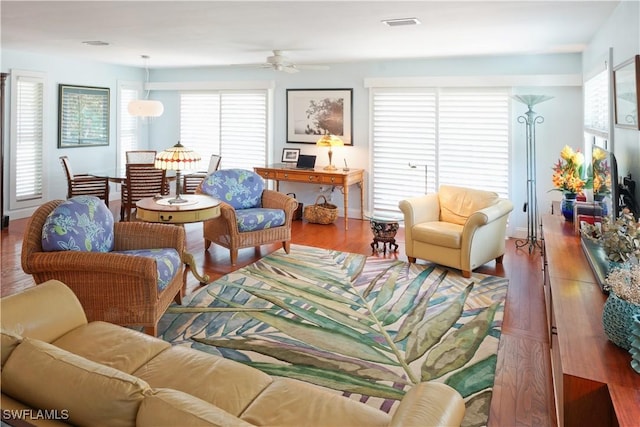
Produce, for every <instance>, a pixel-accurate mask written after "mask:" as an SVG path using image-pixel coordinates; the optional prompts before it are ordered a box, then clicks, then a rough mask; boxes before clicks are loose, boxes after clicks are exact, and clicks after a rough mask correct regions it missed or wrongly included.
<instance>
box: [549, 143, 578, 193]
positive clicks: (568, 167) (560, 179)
mask: <svg viewBox="0 0 640 427" xmlns="http://www.w3.org/2000/svg"><path fill="white" fill-rule="evenodd" d="M583 169H584V154H582V153H581V152H580V151H578V150H574V149H573V148H571V147H569V146H568V145H565V146H564V148H563V149H562V151H561V152H560V160H558V163H556V164H555V165H554V166H553V175H552V176H551V181H552V182H553V186H554V187H555V189H556V190H558V191H563V192H567V193H580V192H582V190H583V189H584V187H585V185H586V183H587V181H586V180H585V179H583Z"/></svg>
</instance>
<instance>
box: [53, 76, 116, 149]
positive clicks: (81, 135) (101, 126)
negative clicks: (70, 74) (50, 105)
mask: <svg viewBox="0 0 640 427" xmlns="http://www.w3.org/2000/svg"><path fill="white" fill-rule="evenodd" d="M99 145H109V88H107V87H90V86H73V85H65V84H60V85H58V148H73V147H93V146H99Z"/></svg>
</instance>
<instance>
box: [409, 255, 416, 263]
mask: <svg viewBox="0 0 640 427" xmlns="http://www.w3.org/2000/svg"><path fill="white" fill-rule="evenodd" d="M407 258H408V260H409V263H411V264H414V263H415V262H416V257H413V256H410V257H407Z"/></svg>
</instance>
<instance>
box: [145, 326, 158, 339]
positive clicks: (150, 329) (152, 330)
mask: <svg viewBox="0 0 640 427" xmlns="http://www.w3.org/2000/svg"><path fill="white" fill-rule="evenodd" d="M144 333H145V334H147V335H151V336H152V337H157V336H158V325H153V326H145V327H144Z"/></svg>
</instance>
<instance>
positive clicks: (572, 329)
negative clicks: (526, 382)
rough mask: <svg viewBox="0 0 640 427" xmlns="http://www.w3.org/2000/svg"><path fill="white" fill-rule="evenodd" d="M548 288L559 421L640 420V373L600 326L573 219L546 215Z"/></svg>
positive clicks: (600, 301)
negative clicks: (572, 222)
mask: <svg viewBox="0 0 640 427" xmlns="http://www.w3.org/2000/svg"><path fill="white" fill-rule="evenodd" d="M542 236H543V257H542V259H543V264H544V265H543V268H544V287H545V288H544V290H545V297H546V302H547V316H548V319H547V320H548V325H549V334H550V343H551V365H552V370H553V384H554V391H555V400H556V410H557V415H558V425H559V426H561V427H562V426H564V427H573V426H581V427H582V426H618V425H619V426H634V427H637V426H638V425H640V374H637V373H636V372H635V371H634V370H633V369H632V368H631V355H630V354H629V352H628V351H626V350H624V349H622V348H620V347H617V346H616V345H615V344H613V343H612V342H610V341H609V340H608V339H607V337H606V335H605V333H604V330H603V327H602V308H603V305H604V302H605V300H606V298H607V296H606V295H605V294H604V293H603V292H602V290H601V289H600V286H599V285H598V282H597V280H596V277H595V276H594V274H593V272H592V270H591V268H590V266H589V263H588V262H587V259H586V257H585V255H584V252H583V250H582V246H581V243H580V237H579V236H577V235H576V234H575V232H574V228H573V224H571V223H566V222H565V220H564V218H563V217H562V216H558V215H547V216H544V217H543V219H542Z"/></svg>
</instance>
